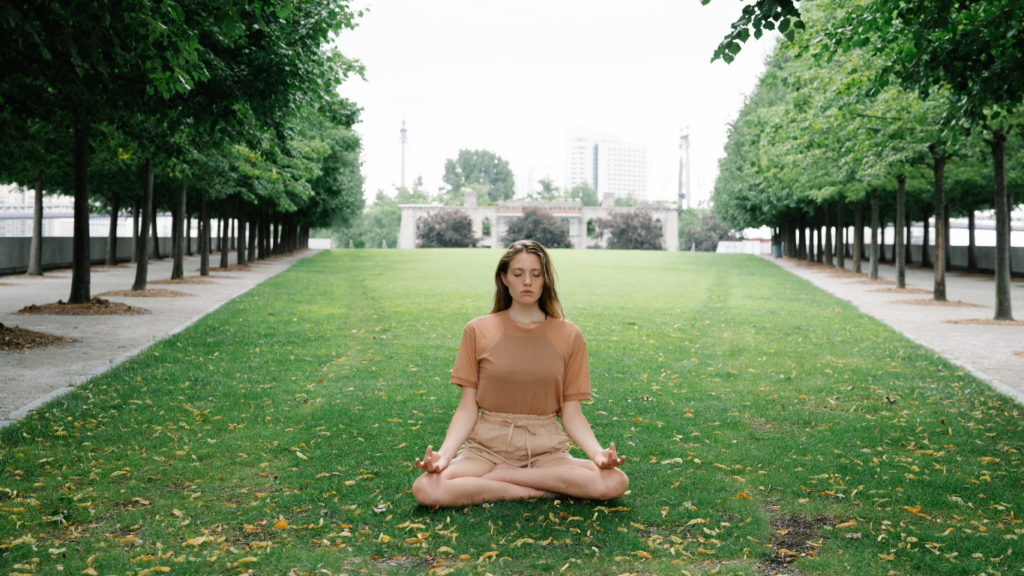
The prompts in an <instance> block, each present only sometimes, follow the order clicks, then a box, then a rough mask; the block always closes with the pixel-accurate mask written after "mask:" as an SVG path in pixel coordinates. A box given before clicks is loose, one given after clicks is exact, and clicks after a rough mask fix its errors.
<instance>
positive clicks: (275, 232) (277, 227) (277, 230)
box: [270, 216, 281, 254]
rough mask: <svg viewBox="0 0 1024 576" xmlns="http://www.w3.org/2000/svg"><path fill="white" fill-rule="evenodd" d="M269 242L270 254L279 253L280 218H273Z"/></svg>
mask: <svg viewBox="0 0 1024 576" xmlns="http://www.w3.org/2000/svg"><path fill="white" fill-rule="evenodd" d="M270 241H271V242H272V243H273V245H272V246H271V247H270V253H271V254H280V253H281V217H280V216H276V217H274V230H273V232H271V234H270Z"/></svg>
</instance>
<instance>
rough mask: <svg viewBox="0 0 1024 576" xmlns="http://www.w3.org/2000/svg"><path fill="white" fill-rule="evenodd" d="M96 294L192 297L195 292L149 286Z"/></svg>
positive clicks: (121, 296) (137, 296)
mask: <svg viewBox="0 0 1024 576" xmlns="http://www.w3.org/2000/svg"><path fill="white" fill-rule="evenodd" d="M96 296H97V297H99V296H106V297H107V298H110V297H116V298H192V297H193V296H195V294H189V293H187V292H178V291H177V290H167V289H164V288H149V289H147V290H110V291H109V292H103V293H101V294H97V295H96Z"/></svg>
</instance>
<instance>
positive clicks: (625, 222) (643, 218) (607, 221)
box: [594, 210, 665, 250]
mask: <svg viewBox="0 0 1024 576" xmlns="http://www.w3.org/2000/svg"><path fill="white" fill-rule="evenodd" d="M594 223H595V225H596V229H597V236H598V237H599V238H603V237H604V235H605V234H607V235H608V244H607V248H608V249H609V250H664V249H665V246H664V241H663V237H664V235H663V234H662V233H661V229H660V228H659V227H658V224H657V223H656V222H655V221H654V218H653V217H651V213H650V212H648V211H646V210H634V211H631V212H615V213H612V215H611V216H609V217H608V218H598V219H597V220H596V221H595V222H594Z"/></svg>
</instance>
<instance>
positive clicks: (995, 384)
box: [765, 258, 1024, 406]
mask: <svg viewBox="0 0 1024 576" xmlns="http://www.w3.org/2000/svg"><path fill="white" fill-rule="evenodd" d="M765 260H768V261H769V262H771V263H772V264H775V265H776V266H778V267H779V268H782V269H783V270H785V271H786V272H789V273H790V274H792V275H793V276H796V277H797V278H799V279H801V280H803V281H804V282H809V283H810V284H812V285H813V286H814V287H815V288H818V289H819V290H824V291H825V292H828V293H829V294H831V295H832V296H835V297H836V298H839V299H840V300H842V301H844V302H850V301H849V300H847V299H846V298H843V297H842V296H840V295H839V294H836V293H835V292H833V291H831V290H829V289H828V288H823V287H821V286H818V285H817V284H815V283H814V282H811V281H810V280H808V279H807V278H804V277H803V276H800V275H799V274H797V273H795V272H793V271H792V270H789V269H788V268H786V267H785V266H782V265H781V264H779V263H778V262H775V260H774V258H765ZM850 303H851V304H852V302H850ZM854 306H855V307H856V308H857V310H860V311H861V313H863V314H867V315H868V316H871V317H872V318H874V319H875V320H878V321H879V322H881V323H883V324H885V325H886V326H888V327H889V328H892V329H893V330H895V331H897V332H899V333H900V334H902V335H903V336H905V337H906V338H907V339H908V340H910V341H911V342H913V343H915V344H917V345H919V346H922V347H924V348H927V349H928V350H931V351H932V352H934V353H935V354H937V355H939V356H942V357H943V358H945V360H946V361H947V362H949V363H950V364H953V365H955V366H959V367H960V368H963V369H964V370H966V371H967V372H968V373H969V374H970V375H971V376H974V377H975V378H977V379H979V380H982V381H983V382H985V383H986V384H988V385H989V386H991V387H992V388H994V389H995V391H996V392H999V393H1000V394H1002V395H1003V396H1006V397H1008V398H1009V399H1011V400H1013V401H1014V402H1016V403H1018V404H1020V405H1022V406H1024V394H1022V393H1020V392H1018V391H1017V390H1014V389H1013V388H1010V387H1009V386H1007V385H1005V384H1003V383H1002V382H1000V381H999V380H997V379H995V378H993V377H991V376H989V375H988V374H985V373H984V372H982V371H980V370H976V369H974V368H971V367H970V366H968V365H967V363H966V362H964V361H962V360H959V359H957V358H954V357H952V356H948V355H946V354H943V353H942V352H940V351H938V350H936V349H935V348H932V347H931V346H929V345H928V344H927V343H925V342H923V341H921V340H919V339H917V338H916V337H914V336H911V335H910V334H908V333H906V332H904V331H903V330H900V329H899V328H896V327H895V326H893V325H892V324H889V323H888V322H886V321H885V320H883V319H881V318H879V317H877V316H875V315H874V314H871V313H870V312H868V311H866V310H863V309H861V308H860V307H859V306H857V305H856V304H854Z"/></svg>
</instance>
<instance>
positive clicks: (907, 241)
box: [903, 191, 914, 264]
mask: <svg viewBox="0 0 1024 576" xmlns="http://www.w3.org/2000/svg"><path fill="white" fill-rule="evenodd" d="M904 199H906V192H905V191H904ZM903 219H904V224H905V226H904V227H903V229H904V230H905V231H906V232H905V233H906V239H905V240H904V246H906V252H905V254H906V263H907V264H910V263H912V262H913V261H914V251H913V250H911V249H910V228H911V226H910V225H911V222H910V211H909V210H907V209H906V204H905V203H904V208H903Z"/></svg>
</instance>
